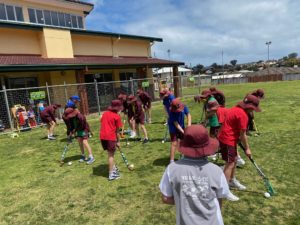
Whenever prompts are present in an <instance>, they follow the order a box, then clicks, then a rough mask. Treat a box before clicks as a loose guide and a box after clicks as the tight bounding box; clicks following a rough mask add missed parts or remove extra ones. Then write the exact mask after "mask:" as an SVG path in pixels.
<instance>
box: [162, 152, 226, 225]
mask: <svg viewBox="0 0 300 225" xmlns="http://www.w3.org/2000/svg"><path fill="white" fill-rule="evenodd" d="M159 187H160V190H161V193H162V194H163V195H164V196H167V197H174V199H175V205H176V224H178V225H184V224H187V225H190V224H201V225H204V224H207V225H208V224H209V225H222V224H223V219H222V215H221V210H220V206H219V202H218V200H217V198H226V196H227V195H228V193H229V187H228V184H227V181H226V178H225V175H224V173H223V171H222V170H221V169H220V168H219V167H218V166H216V165H214V164H213V163H210V162H208V161H207V159H191V158H183V159H181V160H179V161H177V162H173V163H171V164H170V165H169V166H168V167H167V169H166V171H165V173H164V175H163V177H162V179H161V182H160V185H159Z"/></svg>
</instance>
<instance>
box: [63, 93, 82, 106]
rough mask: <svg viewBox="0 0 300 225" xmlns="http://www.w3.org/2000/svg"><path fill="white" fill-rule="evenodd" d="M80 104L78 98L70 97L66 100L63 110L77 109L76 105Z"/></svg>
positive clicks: (75, 96)
mask: <svg viewBox="0 0 300 225" xmlns="http://www.w3.org/2000/svg"><path fill="white" fill-rule="evenodd" d="M78 102H80V98H79V96H77V95H73V96H71V97H70V99H69V100H68V102H67V104H66V106H65V108H66V109H67V108H73V109H76V108H77V103H78Z"/></svg>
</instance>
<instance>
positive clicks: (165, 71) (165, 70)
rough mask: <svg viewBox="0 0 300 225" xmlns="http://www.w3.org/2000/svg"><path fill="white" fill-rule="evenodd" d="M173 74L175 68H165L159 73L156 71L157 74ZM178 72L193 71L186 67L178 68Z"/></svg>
mask: <svg viewBox="0 0 300 225" xmlns="http://www.w3.org/2000/svg"><path fill="white" fill-rule="evenodd" d="M171 72H173V67H164V68H161V69H159V70H157V71H155V73H156V74H160V73H171ZM178 72H192V70H190V69H187V68H184V67H178Z"/></svg>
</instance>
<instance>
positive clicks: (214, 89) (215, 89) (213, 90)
mask: <svg viewBox="0 0 300 225" xmlns="http://www.w3.org/2000/svg"><path fill="white" fill-rule="evenodd" d="M209 90H210V91H211V93H212V94H213V93H214V92H216V91H217V88H215V87H210V88H209Z"/></svg>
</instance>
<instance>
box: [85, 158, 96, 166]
mask: <svg viewBox="0 0 300 225" xmlns="http://www.w3.org/2000/svg"><path fill="white" fill-rule="evenodd" d="M93 162H95V158H94V157H92V158H91V157H89V158H88V160H87V162H86V164H88V165H90V164H92V163H93Z"/></svg>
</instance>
